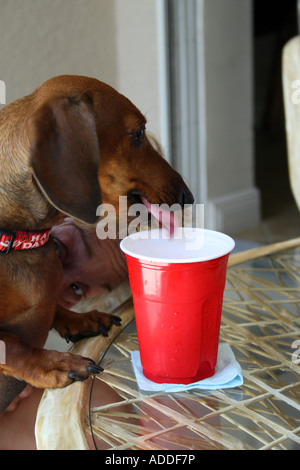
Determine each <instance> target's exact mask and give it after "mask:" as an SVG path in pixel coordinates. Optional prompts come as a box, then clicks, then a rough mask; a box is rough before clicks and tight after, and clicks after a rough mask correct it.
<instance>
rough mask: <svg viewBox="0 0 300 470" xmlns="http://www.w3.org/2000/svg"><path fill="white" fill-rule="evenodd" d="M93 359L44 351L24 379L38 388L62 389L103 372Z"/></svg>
mask: <svg viewBox="0 0 300 470" xmlns="http://www.w3.org/2000/svg"><path fill="white" fill-rule="evenodd" d="M102 371H103V369H102V367H100V366H98V365H97V364H96V363H95V362H94V361H93V360H92V359H90V358H88V357H83V356H79V355H76V354H72V353H68V352H66V353H61V352H57V351H48V350H42V351H41V352H40V357H39V361H38V362H37V363H36V364H35V365H34V366H33V365H31V367H30V369H28V370H27V374H26V377H24V379H25V380H26V381H27V382H28V383H30V384H31V385H33V386H35V387H37V388H62V387H66V386H67V385H70V384H71V383H73V382H77V381H82V380H86V379H88V377H89V376H91V375H97V374H99V372H102Z"/></svg>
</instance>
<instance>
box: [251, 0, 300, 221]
mask: <svg viewBox="0 0 300 470" xmlns="http://www.w3.org/2000/svg"><path fill="white" fill-rule="evenodd" d="M253 17H254V20H253V35H254V58H253V60H254V97H255V100H254V118H255V122H254V135H255V178H256V186H257V187H258V188H259V190H260V192H261V206H262V218H263V220H266V219H270V218H273V217H276V216H278V214H281V213H283V212H285V211H292V212H293V213H294V212H295V213H296V214H297V212H296V210H295V209H296V205H295V202H294V199H293V195H292V192H291V189H290V184H289V176H288V166H287V149H286V137H285V122H284V108H283V97H282V82H281V55H282V48H283V46H284V45H285V44H286V42H287V41H288V40H289V39H290V38H291V37H293V36H295V35H296V34H297V32H298V26H297V0H280V1H278V2H271V1H269V0H267V1H262V0H254V3H253Z"/></svg>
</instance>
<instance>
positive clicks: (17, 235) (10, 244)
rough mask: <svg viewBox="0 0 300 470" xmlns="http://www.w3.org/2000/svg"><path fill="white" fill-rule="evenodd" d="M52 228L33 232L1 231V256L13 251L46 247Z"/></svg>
mask: <svg viewBox="0 0 300 470" xmlns="http://www.w3.org/2000/svg"><path fill="white" fill-rule="evenodd" d="M50 232H51V228H49V229H47V230H35V231H32V232H9V231H7V230H0V254H1V253H4V254H7V253H9V252H10V251H11V250H32V249H34V248H39V247H40V246H43V245H45V243H47V241H48V240H49V237H50Z"/></svg>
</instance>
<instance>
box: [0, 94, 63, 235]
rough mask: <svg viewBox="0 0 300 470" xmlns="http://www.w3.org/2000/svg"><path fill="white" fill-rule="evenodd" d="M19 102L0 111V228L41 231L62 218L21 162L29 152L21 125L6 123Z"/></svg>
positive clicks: (26, 166) (26, 157)
mask: <svg viewBox="0 0 300 470" xmlns="http://www.w3.org/2000/svg"><path fill="white" fill-rule="evenodd" d="M21 102H22V100H19V101H17V102H14V103H12V104H11V105H7V106H6V107H5V108H3V109H1V111H0V168H1V172H0V229H2V230H10V231H16V230H17V231H27V230H42V229H47V228H49V227H51V226H53V225H56V224H57V223H59V222H60V220H62V218H63V217H62V215H61V213H59V211H58V210H57V209H55V208H54V207H53V206H51V204H49V202H48V201H46V200H45V198H44V196H43V195H42V194H41V192H40V190H39V188H38V187H37V185H36V183H35V182H34V179H33V175H32V174H31V171H30V168H29V165H24V162H26V160H27V159H28V158H29V157H28V156H29V153H30V143H29V141H28V139H27V138H26V130H25V129H26V126H25V124H24V123H23V122H19V121H17V118H16V122H15V126H7V125H6V122H7V121H8V120H9V118H11V116H12V115H13V116H14V117H15V116H18V113H14V111H15V109H14V108H15V107H17V106H20V105H21V104H22V103H21ZM20 135H22V139H20V138H19V136H20ZM1 136H2V137H1ZM4 137H5V138H4ZM16 142H17V144H16ZM20 142H22V144H21V143H20Z"/></svg>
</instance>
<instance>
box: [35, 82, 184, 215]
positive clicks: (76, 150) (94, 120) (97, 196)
mask: <svg viewBox="0 0 300 470" xmlns="http://www.w3.org/2000/svg"><path fill="white" fill-rule="evenodd" d="M33 102H34V105H35V108H36V111H35V112H34V114H33V116H31V118H30V133H29V134H30V142H31V151H30V154H31V166H32V171H33V175H34V178H35V180H36V182H37V184H38V186H39V188H40V189H41V191H42V192H43V194H44V195H45V196H46V198H47V199H48V200H49V201H50V203H51V204H52V205H54V206H55V207H56V208H57V209H59V210H60V211H62V212H64V213H65V214H68V215H70V216H72V217H74V218H76V219H79V220H82V221H84V222H88V223H94V222H96V220H97V218H96V209H97V207H98V205H99V204H100V203H105V204H112V205H114V207H115V208H116V211H118V204H119V196H128V201H129V204H130V203H132V202H137V201H138V202H140V201H141V198H145V199H146V200H147V201H149V202H150V203H152V204H162V203H165V204H168V205H172V204H174V203H179V204H180V205H181V206H183V205H184V204H192V203H193V196H192V194H191V192H190V191H189V189H188V187H187V186H186V185H185V183H184V182H183V180H182V178H181V176H180V175H179V174H178V173H177V172H176V171H174V170H173V169H172V168H171V166H170V165H169V164H168V163H167V162H166V160H164V158H163V157H162V156H161V155H160V153H159V152H158V151H157V149H156V148H154V146H153V145H152V144H151V142H150V140H149V138H148V137H147V135H146V132H145V126H146V119H145V118H144V116H143V115H142V114H141V113H140V111H139V110H138V109H137V108H136V107H135V106H134V105H133V104H132V103H131V102H130V101H129V100H128V99H127V98H126V97H124V96H123V95H121V94H119V93H118V92H117V91H116V90H114V89H113V88H111V87H110V86H108V85H106V84H104V83H102V82H100V81H98V80H96V79H92V78H88V77H78V76H61V77H55V78H53V79H51V80H49V81H48V82H46V83H45V84H44V85H42V86H41V87H40V88H39V89H38V90H36V91H35V92H34V94H33ZM97 175H98V176H97ZM99 184H100V186H99Z"/></svg>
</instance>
